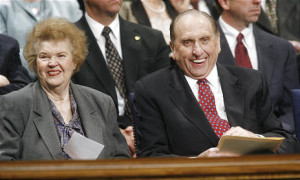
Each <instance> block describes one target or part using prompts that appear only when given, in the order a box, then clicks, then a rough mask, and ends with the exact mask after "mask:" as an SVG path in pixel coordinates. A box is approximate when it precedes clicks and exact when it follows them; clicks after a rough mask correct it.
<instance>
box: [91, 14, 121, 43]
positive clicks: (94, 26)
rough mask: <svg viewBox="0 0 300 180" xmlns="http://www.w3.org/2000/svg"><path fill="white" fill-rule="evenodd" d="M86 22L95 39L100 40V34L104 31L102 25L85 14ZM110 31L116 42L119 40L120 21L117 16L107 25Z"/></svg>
mask: <svg viewBox="0 0 300 180" xmlns="http://www.w3.org/2000/svg"><path fill="white" fill-rule="evenodd" d="M85 17H86V21H87V23H88V25H89V26H90V28H91V30H92V32H93V34H94V36H95V38H96V39H97V40H100V37H101V33H102V31H103V29H104V25H103V24H100V23H99V22H97V21H95V20H94V19H92V18H91V17H90V16H89V15H88V14H87V13H85ZM109 27H110V29H111V30H112V35H113V37H114V38H116V39H117V40H120V21H119V15H117V17H116V18H115V19H114V20H113V22H112V23H110V25H109Z"/></svg>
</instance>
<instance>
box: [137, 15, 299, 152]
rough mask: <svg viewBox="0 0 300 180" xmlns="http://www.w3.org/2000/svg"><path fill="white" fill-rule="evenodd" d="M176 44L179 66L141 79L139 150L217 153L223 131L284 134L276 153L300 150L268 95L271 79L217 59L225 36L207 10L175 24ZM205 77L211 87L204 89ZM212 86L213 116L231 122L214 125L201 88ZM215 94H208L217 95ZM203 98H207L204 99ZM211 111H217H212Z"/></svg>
mask: <svg viewBox="0 0 300 180" xmlns="http://www.w3.org/2000/svg"><path fill="white" fill-rule="evenodd" d="M170 30H171V43H170V44H171V48H172V51H173V54H174V57H173V58H174V59H175V61H176V63H177V66H173V67H168V68H165V69H162V70H159V71H157V72H154V73H152V74H150V75H148V76H146V77H144V78H142V79H141V80H139V81H137V83H136V87H135V108H136V112H137V114H138V116H137V117H138V118H139V124H138V128H137V134H138V138H139V144H138V148H139V156H141V157H157V156H197V157H206V156H208V157H218V156H232V155H236V154H227V153H221V152H219V151H218V148H216V146H217V144H218V142H219V137H221V136H222V134H223V133H224V134H223V136H226V135H236V136H246V137H256V138H260V137H261V136H265V137H269V136H274V137H284V138H285V140H284V142H283V144H282V145H281V146H280V147H279V149H278V151H277V153H293V152H295V151H297V141H296V139H295V138H294V137H293V136H292V135H291V134H289V133H288V132H287V131H285V130H284V129H283V128H282V125H281V123H280V121H278V119H277V118H276V117H275V115H274V114H273V111H272V106H271V104H270V100H269V94H268V93H269V92H268V87H267V82H266V80H265V78H264V77H263V74H262V73H261V72H259V71H256V70H253V69H248V68H242V67H239V66H224V65H221V64H218V63H217V64H216V62H217V58H218V55H219V52H220V50H221V47H220V36H219V32H218V28H217V25H216V22H215V21H214V20H213V18H212V17H211V16H209V15H207V14H206V13H204V12H200V11H196V10H188V11H185V12H184V13H182V14H180V15H179V16H178V17H177V18H176V19H175V20H174V21H173V23H172V25H171V28H170ZM204 81H207V82H206V85H208V86H209V89H210V90H207V91H203V90H202V89H199V86H200V85H198V83H200V84H201V82H204ZM209 91H212V94H213V95H212V96H213V97H215V100H214V101H213V103H212V104H211V106H212V107H215V108H216V111H214V112H215V113H217V115H216V116H214V117H219V118H220V119H219V120H218V121H216V124H219V122H223V123H224V125H225V124H227V125H229V127H230V128H228V127H227V129H228V130H224V131H223V130H222V132H221V133H220V132H218V131H219V130H216V129H213V128H214V127H215V125H213V124H211V123H210V121H211V120H213V119H211V116H209V114H207V110H208V109H209V108H208V109H207V108H206V107H205V104H204V105H203V103H202V102H200V99H201V98H202V97H198V96H200V94H204V95H205V96H206V95H208V92H209ZM212 96H210V97H209V96H207V97H208V98H212ZM201 101H202V100H201ZM210 112H212V111H210Z"/></svg>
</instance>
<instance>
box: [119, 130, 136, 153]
mask: <svg viewBox="0 0 300 180" xmlns="http://www.w3.org/2000/svg"><path fill="white" fill-rule="evenodd" d="M120 131H121V133H122V134H123V136H124V137H125V139H126V141H127V145H128V147H129V153H130V155H131V156H132V157H133V158H136V152H135V144H134V136H133V127H132V126H128V127H127V128H126V129H121V128H120Z"/></svg>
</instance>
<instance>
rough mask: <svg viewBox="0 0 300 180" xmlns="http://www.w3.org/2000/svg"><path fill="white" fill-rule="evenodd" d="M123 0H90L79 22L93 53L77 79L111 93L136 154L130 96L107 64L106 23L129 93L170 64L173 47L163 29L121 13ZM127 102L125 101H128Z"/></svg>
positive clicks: (121, 128)
mask: <svg viewBox="0 0 300 180" xmlns="http://www.w3.org/2000/svg"><path fill="white" fill-rule="evenodd" d="M121 4H122V0H118V1H108V0H103V1H98V0H86V1H85V7H86V12H87V14H85V16H84V17H82V18H81V19H80V20H79V21H78V22H77V23H76V25H77V26H78V27H79V28H81V29H83V30H84V31H85V33H86V35H87V37H88V43H89V46H88V50H89V54H88V55H87V57H86V61H85V62H84V63H83V65H82V66H81V68H80V71H79V72H78V73H76V74H74V76H73V80H74V82H75V83H78V84H81V85H85V86H88V87H91V88H93V89H96V90H99V91H101V92H103V93H105V94H108V95H109V96H111V97H112V99H113V100H114V103H115V105H116V107H117V109H118V114H119V116H118V123H119V127H120V130H121V131H122V133H123V135H124V136H125V137H126V139H127V142H128V145H129V147H130V150H131V153H132V154H133V155H134V154H135V146H134V138H133V127H132V119H131V118H130V116H129V115H128V114H126V111H125V107H126V105H127V103H126V102H128V100H126V98H127V97H122V96H121V95H120V90H119V89H118V88H117V87H116V83H115V80H114V79H113V76H112V74H111V69H110V68H109V67H108V66H107V57H106V54H105V43H106V40H105V38H104V36H102V35H101V33H102V31H103V29H104V27H109V28H110V29H111V30H112V32H111V33H110V38H111V41H112V42H113V44H114V47H115V48H116V49H117V51H118V56H120V57H121V61H122V68H123V71H124V75H122V76H121V77H123V78H124V79H125V88H126V91H127V93H126V94H125V96H128V94H129V93H131V92H133V91H134V84H135V82H136V81H137V80H138V79H140V78H141V77H143V76H145V75H146V74H149V73H151V72H153V71H155V70H158V69H160V68H162V67H166V66H168V65H169V63H170V61H169V57H168V53H169V49H168V47H167V45H166V43H165V41H164V38H163V35H162V33H161V32H160V31H157V30H153V29H151V28H149V27H146V26H142V25H138V24H134V23H130V22H127V21H125V20H123V19H122V18H121V17H119V16H118V11H119V9H120V7H121ZM124 102H125V103H124Z"/></svg>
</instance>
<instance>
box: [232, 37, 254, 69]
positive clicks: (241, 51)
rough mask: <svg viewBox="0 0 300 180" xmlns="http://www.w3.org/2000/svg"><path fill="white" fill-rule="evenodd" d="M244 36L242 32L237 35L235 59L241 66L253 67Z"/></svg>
mask: <svg viewBox="0 0 300 180" xmlns="http://www.w3.org/2000/svg"><path fill="white" fill-rule="evenodd" d="M243 38H244V36H243V34H242V33H240V34H239V35H238V37H237V44H236V47H235V61H236V64H237V65H239V66H242V67H247V68H252V65H251V62H250V58H249V55H248V51H247V48H246V47H245V45H244V44H243V42H242V39H243Z"/></svg>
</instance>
